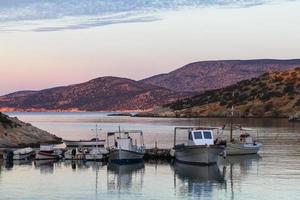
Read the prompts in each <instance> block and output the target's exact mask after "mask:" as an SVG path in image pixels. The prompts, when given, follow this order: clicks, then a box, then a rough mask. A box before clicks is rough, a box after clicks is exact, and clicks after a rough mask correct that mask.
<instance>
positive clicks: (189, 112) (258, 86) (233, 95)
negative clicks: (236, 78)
mask: <svg viewBox="0 0 300 200" xmlns="http://www.w3.org/2000/svg"><path fill="white" fill-rule="evenodd" d="M232 106H234V115H235V116H236V117H284V118H287V117H291V116H294V115H295V114H297V113H299V112H300V68H295V69H289V70H285V71H277V72H267V73H264V74H263V75H261V76H259V77H256V78H252V79H249V80H243V81H240V82H238V83H236V84H234V85H230V86H227V87H225V88H222V89H216V90H209V91H206V92H204V93H202V94H199V95H196V96H193V97H190V98H185V99H182V100H178V101H176V102H173V103H170V104H167V105H164V106H162V107H159V108H157V109H156V110H154V111H151V112H146V113H141V114H140V115H139V116H146V117H149V116H152V117H228V116H231V107H232Z"/></svg>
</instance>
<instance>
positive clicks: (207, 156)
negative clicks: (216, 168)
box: [175, 145, 224, 165]
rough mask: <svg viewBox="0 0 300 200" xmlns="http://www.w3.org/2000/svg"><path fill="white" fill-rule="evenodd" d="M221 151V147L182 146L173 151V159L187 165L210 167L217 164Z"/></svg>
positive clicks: (222, 149) (222, 148)
mask: <svg viewBox="0 0 300 200" xmlns="http://www.w3.org/2000/svg"><path fill="white" fill-rule="evenodd" d="M223 151H224V147H223V146H216V145H210V146H206V145H193V146H183V147H180V148H177V149H175V159H176V160H177V161H179V162H183V163H188V164H196V165H210V164H215V163H217V162H218V158H219V155H220V154H221V153H222V152H223Z"/></svg>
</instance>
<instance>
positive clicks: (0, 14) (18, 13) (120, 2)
mask: <svg viewBox="0 0 300 200" xmlns="http://www.w3.org/2000/svg"><path fill="white" fill-rule="evenodd" d="M264 3H268V1H267V0H247V1H246V0H151V1H149V0H113V1H108V0H63V1H62V0H43V1H41V0H0V24H1V26H0V31H59V30H66V29H83V28H90V27H95V26H104V25H109V24H117V23H131V22H149V21H155V20H159V19H161V18H160V16H159V13H160V12H163V11H166V10H179V9H182V8H185V9H186V8H191V7H192V8H194V7H208V6H209V7H211V6H216V7H229V8H230V7H249V6H255V5H260V4H264Z"/></svg>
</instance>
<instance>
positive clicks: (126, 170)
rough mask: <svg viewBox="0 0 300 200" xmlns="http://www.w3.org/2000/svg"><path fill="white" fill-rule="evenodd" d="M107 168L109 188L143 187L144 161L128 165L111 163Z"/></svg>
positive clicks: (138, 188) (136, 188)
mask: <svg viewBox="0 0 300 200" xmlns="http://www.w3.org/2000/svg"><path fill="white" fill-rule="evenodd" d="M107 169H108V172H107V188H108V190H119V191H120V190H129V189H135V190H141V189H142V187H143V182H144V181H143V179H144V173H145V164H144V163H143V162H141V163H135V164H128V165H118V164H114V163H109V164H108V166H107Z"/></svg>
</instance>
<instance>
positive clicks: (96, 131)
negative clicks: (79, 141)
mask: <svg viewBox="0 0 300 200" xmlns="http://www.w3.org/2000/svg"><path fill="white" fill-rule="evenodd" d="M93 130H94V129H92V131H93ZM99 130H101V129H100V128H99ZM95 134H96V148H98V141H99V138H98V137H99V136H98V124H96V129H95Z"/></svg>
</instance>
